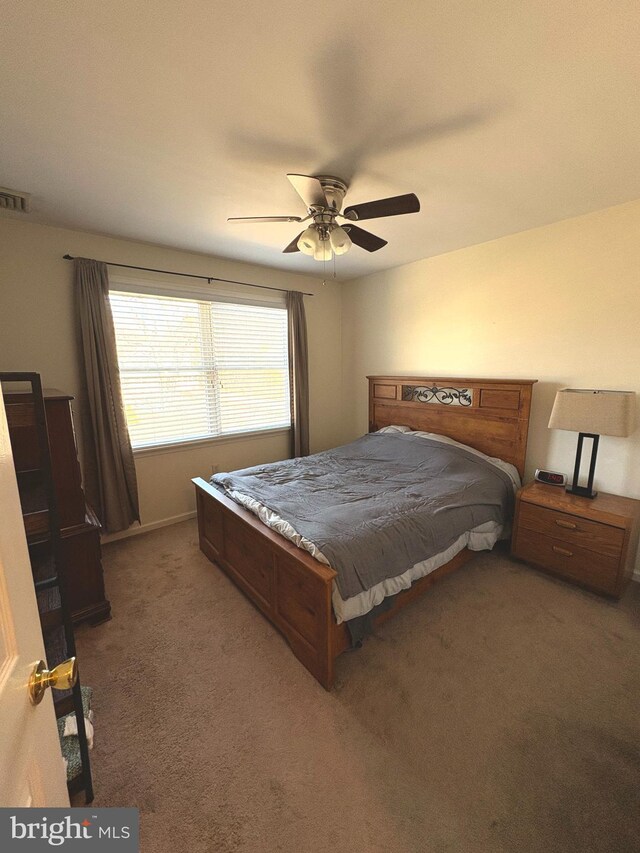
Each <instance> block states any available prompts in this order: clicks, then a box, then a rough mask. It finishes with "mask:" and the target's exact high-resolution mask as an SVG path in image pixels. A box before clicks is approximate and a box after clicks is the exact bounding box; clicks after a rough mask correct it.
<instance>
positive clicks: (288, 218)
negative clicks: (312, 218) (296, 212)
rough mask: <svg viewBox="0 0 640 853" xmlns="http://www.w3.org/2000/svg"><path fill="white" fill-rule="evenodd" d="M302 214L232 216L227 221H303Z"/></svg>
mask: <svg viewBox="0 0 640 853" xmlns="http://www.w3.org/2000/svg"><path fill="white" fill-rule="evenodd" d="M302 221H303V220H302V217H301V216H230V217H229V218H228V219H227V222H302Z"/></svg>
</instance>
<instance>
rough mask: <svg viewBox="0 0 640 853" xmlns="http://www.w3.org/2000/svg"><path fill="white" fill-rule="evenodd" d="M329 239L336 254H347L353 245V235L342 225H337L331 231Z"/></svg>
mask: <svg viewBox="0 0 640 853" xmlns="http://www.w3.org/2000/svg"><path fill="white" fill-rule="evenodd" d="M329 241H330V243H331V248H332V249H333V251H334V252H335V254H336V255H346V253H347V252H348V251H349V249H350V248H351V246H352V243H351V237H349V235H348V234H347V232H346V231H345V229H344V228H343V227H342V226H341V225H336V227H335V228H332V229H331V231H330V232H329Z"/></svg>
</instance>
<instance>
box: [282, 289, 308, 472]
mask: <svg viewBox="0 0 640 853" xmlns="http://www.w3.org/2000/svg"><path fill="white" fill-rule="evenodd" d="M287 314H288V319H289V387H290V389H291V455H292V456H308V454H309V355H308V351H307V319H306V317H305V313H304V299H303V296H302V293H298V292H297V291H295V290H289V291H287Z"/></svg>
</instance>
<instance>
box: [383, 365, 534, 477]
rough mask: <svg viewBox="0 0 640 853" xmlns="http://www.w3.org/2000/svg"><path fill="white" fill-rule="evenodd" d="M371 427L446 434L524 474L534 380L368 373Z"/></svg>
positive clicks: (521, 474)
mask: <svg viewBox="0 0 640 853" xmlns="http://www.w3.org/2000/svg"><path fill="white" fill-rule="evenodd" d="M367 379H368V380H369V432H375V431H376V430H378V429H382V427H385V426H390V425H391V424H403V425H404V426H408V427H411V429H420V430H425V431H426V432H435V433H440V434H441V435H448V436H449V437H450V438H453V439H455V440H456V441H460V442H462V443H463V444H468V445H470V446H471V447H475V448H476V449H477V450H481V451H482V452H483V453H486V454H487V455H488V456H499V457H500V459H504V460H505V461H506V462H511V463H512V464H513V465H515V466H516V468H517V469H518V471H519V472H520V476H521V477H523V476H524V460H525V456H526V452H527V435H528V433H529V412H530V410H531V390H532V386H533V384H534V383H535V382H537V380H536V379H451V378H448V377H441V376H429V377H425V376H418V377H416V376H368V377H367Z"/></svg>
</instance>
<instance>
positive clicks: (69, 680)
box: [29, 658, 78, 705]
mask: <svg viewBox="0 0 640 853" xmlns="http://www.w3.org/2000/svg"><path fill="white" fill-rule="evenodd" d="M77 680H78V662H77V661H76V659H75V658H69V660H65V661H62V663H59V664H58V666H56V667H55V668H54V669H52V670H48V669H47V665H46V663H45V662H44V661H43V660H39V661H38V663H37V664H36V665H35V666H34V668H33V672H32V673H31V676H30V678H29V699H30V700H31V704H32V705H39V704H40V702H42V697H43V696H44V692H45V690H46V689H47V687H53V689H54V690H69V689H70V688H71V687H73V685H74V684H75V683H76V681H77Z"/></svg>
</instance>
